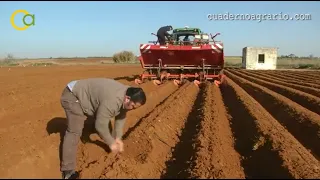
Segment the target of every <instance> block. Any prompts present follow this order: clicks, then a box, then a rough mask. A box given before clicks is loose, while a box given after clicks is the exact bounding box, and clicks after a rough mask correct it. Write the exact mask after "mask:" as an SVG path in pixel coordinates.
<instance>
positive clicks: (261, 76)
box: [237, 70, 320, 97]
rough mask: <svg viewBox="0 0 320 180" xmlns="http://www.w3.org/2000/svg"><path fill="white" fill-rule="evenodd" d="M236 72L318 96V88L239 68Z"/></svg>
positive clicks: (319, 93)
mask: <svg viewBox="0 0 320 180" xmlns="http://www.w3.org/2000/svg"><path fill="white" fill-rule="evenodd" d="M237 72H241V73H243V74H246V75H248V76H251V77H255V78H258V79H262V80H265V81H267V82H272V83H274V84H279V85H283V86H286V87H291V88H294V89H297V90H300V91H302V92H305V93H309V94H311V95H314V96H317V97H320V89H317V88H312V87H308V86H301V85H298V84H296V83H288V82H284V81H283V80H277V79H275V78H272V77H268V76H267V75H265V74H263V73H261V74H258V73H252V72H250V71H243V70H240V71H237Z"/></svg>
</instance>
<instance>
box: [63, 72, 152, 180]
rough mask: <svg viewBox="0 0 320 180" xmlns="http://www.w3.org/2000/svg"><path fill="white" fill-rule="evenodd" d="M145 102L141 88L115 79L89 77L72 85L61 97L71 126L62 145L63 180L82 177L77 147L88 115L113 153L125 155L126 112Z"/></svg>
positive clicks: (68, 86) (73, 82)
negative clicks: (113, 122)
mask: <svg viewBox="0 0 320 180" xmlns="http://www.w3.org/2000/svg"><path fill="white" fill-rule="evenodd" d="M145 102H146V95H145V93H144V92H143V90H142V89H141V88H136V87H129V86H126V85H124V84H121V83H119V82H117V81H115V80H113V79H106V78H90V79H84V80H77V81H72V82H70V83H69V84H68V85H67V87H66V88H65V89H64V90H63V92H62V96H61V105H62V107H63V108H64V110H65V113H66V116H67V125H68V128H67V130H66V134H65V136H64V140H63V145H62V162H61V171H62V178H63V179H77V178H79V173H78V172H77V171H75V168H76V154H77V146H78V142H79V140H80V136H81V135H82V130H83V127H84V121H85V120H86V119H87V116H94V117H95V129H96V130H97V132H98V134H99V136H100V137H101V139H103V140H104V141H105V143H106V144H107V145H108V146H109V147H110V149H111V151H112V152H122V151H123V143H122V141H121V137H122V133H123V132H122V131H123V126H124V123H125V118H126V112H127V111H128V110H132V109H135V108H138V107H140V106H141V105H144V104H145ZM113 117H115V128H114V132H113V133H110V130H109V123H110V121H111V119H112V118H113ZM111 134H112V135H111Z"/></svg>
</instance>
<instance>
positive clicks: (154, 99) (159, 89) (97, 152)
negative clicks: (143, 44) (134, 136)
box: [78, 82, 178, 173]
mask: <svg viewBox="0 0 320 180" xmlns="http://www.w3.org/2000/svg"><path fill="white" fill-rule="evenodd" d="M141 87H142V88H143V89H144V90H145V92H146V95H147V102H146V104H145V105H144V106H141V107H140V108H138V109H136V110H133V111H129V112H128V114H127V121H126V124H125V127H124V131H123V132H124V136H123V138H124V139H125V138H126V137H127V136H128V135H129V134H130V133H131V132H132V131H134V130H135V128H136V127H137V126H139V124H140V123H141V122H142V119H144V118H145V117H147V116H148V115H149V114H150V113H151V112H152V110H153V109H154V108H156V107H157V106H160V105H161V104H162V103H163V102H165V101H166V100H167V98H168V97H169V96H170V95H171V94H173V93H174V92H175V91H176V90H178V87H177V86H175V85H174V84H173V83H172V82H168V83H165V84H163V85H161V86H155V85H154V84H153V83H152V82H148V83H145V84H142V85H141ZM89 123H90V125H87V127H89V126H90V127H89V128H87V129H84V132H83V136H82V141H83V143H84V144H82V145H81V148H80V151H79V153H78V161H79V162H80V163H78V168H79V170H80V171H82V170H83V169H89V168H87V166H88V164H89V163H91V162H96V165H97V161H98V160H99V159H101V157H104V156H105V154H106V151H107V150H108V147H107V146H106V145H105V144H104V142H103V141H102V140H101V139H100V138H99V137H98V135H97V134H96V132H95V129H94V121H89V122H88V124H89ZM113 124H114V122H112V125H111V127H113ZM89 136H90V137H89ZM87 143H90V144H87ZM97 145H98V146H97ZM94 168H96V166H95V165H91V167H90V169H94ZM100 169H101V168H100ZM100 173H101V172H100Z"/></svg>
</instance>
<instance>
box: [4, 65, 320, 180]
mask: <svg viewBox="0 0 320 180" xmlns="http://www.w3.org/2000/svg"><path fill="white" fill-rule="evenodd" d="M141 72H142V70H141V68H140V67H139V66H115V65H112V66H107V65H101V66H52V67H25V68H24V67H15V68H10V69H9V68H0V87H1V91H0V122H1V123H2V125H1V126H0V153H1V154H2V156H1V157H0V177H1V178H61V174H60V171H59V164H60V142H61V139H62V138H63V135H64V132H65V130H66V118H65V114H64V111H63V109H62V108H61V105H60V101H59V100H60V95H61V93H62V90H63V88H64V87H65V86H66V84H67V83H68V82H69V81H71V80H75V79H83V78H89V77H107V78H114V79H115V80H117V81H120V82H122V83H124V84H128V85H133V86H136V85H134V83H133V80H134V78H133V77H134V76H135V75H137V74H139V73H141ZM224 72H225V75H226V76H227V78H226V82H227V83H226V84H225V85H223V86H220V88H219V87H216V86H215V85H214V84H213V83H211V82H207V83H204V84H202V85H201V86H200V87H196V86H195V85H194V84H193V83H191V82H186V83H185V84H183V85H182V86H180V87H177V86H175V85H174V84H173V83H172V82H166V83H164V84H162V85H160V86H155V85H154V84H153V83H151V82H146V83H144V84H141V85H140V86H141V87H142V88H143V89H144V90H145V92H146V94H147V99H148V100H147V103H146V104H145V105H144V106H142V107H140V108H138V109H136V110H133V111H130V112H129V113H128V117H127V121H126V124H125V128H124V133H125V134H124V137H123V138H124V140H123V142H124V145H125V149H124V152H123V153H121V154H113V153H110V152H109V149H108V148H107V146H106V145H105V144H104V143H103V141H102V140H101V139H100V138H99V136H98V135H97V134H96V132H95V129H94V119H88V120H87V121H86V123H85V127H84V130H83V135H82V137H81V141H80V144H79V148H78V153H77V170H78V171H80V172H81V173H80V174H81V178H165V179H166V178H320V163H319V160H320V140H319V139H320V93H319V92H320V89H319V88H320V84H319V77H320V71H318V73H317V72H308V71H257V70H256V71H249V70H239V69H226V70H225V71H224Z"/></svg>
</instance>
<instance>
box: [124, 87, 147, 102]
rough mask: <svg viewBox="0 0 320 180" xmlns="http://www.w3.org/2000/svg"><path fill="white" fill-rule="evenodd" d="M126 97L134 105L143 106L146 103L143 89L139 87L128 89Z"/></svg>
mask: <svg viewBox="0 0 320 180" xmlns="http://www.w3.org/2000/svg"><path fill="white" fill-rule="evenodd" d="M126 95H127V96H129V97H130V100H131V101H132V102H134V103H140V104H141V105H144V104H145V103H146V101H147V97H146V94H145V93H144V91H143V89H142V88H139V87H129V88H128V89H127V93H126Z"/></svg>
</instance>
